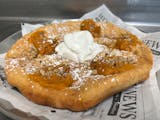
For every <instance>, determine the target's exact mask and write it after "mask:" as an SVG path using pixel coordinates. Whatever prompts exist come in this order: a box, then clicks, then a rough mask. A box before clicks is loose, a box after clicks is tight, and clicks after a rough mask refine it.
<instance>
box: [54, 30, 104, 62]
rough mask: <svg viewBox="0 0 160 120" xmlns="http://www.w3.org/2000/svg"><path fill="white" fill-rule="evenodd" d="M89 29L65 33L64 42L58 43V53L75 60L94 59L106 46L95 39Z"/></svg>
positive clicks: (56, 49)
mask: <svg viewBox="0 0 160 120" xmlns="http://www.w3.org/2000/svg"><path fill="white" fill-rule="evenodd" d="M93 39H94V38H93V36H92V34H91V33H90V32H89V31H78V32H73V33H68V34H66V35H64V42H61V43H60V44H58V45H57V46H56V48H55V51H56V52H57V54H58V55H61V56H62V57H64V58H67V59H70V60H73V61H75V62H84V61H87V60H92V59H93V58H94V57H95V56H96V55H97V54H98V53H100V52H102V51H103V50H104V46H103V45H100V44H97V43H95V42H94V40H93Z"/></svg>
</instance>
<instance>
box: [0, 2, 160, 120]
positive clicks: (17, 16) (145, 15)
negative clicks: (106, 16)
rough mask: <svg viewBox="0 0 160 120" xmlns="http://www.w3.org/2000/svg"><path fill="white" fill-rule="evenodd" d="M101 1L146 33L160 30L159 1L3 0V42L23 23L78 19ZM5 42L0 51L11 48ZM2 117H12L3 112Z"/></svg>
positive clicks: (0, 11) (1, 119) (0, 29)
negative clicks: (4, 47) (4, 46)
mask: <svg viewBox="0 0 160 120" xmlns="http://www.w3.org/2000/svg"><path fill="white" fill-rule="evenodd" d="M102 4H106V5H107V6H108V7H109V9H110V10H111V11H112V12H113V13H114V14H116V15H117V16H119V17H120V18H121V19H123V20H124V21H126V22H127V23H129V24H132V25H134V26H136V27H137V28H138V29H140V30H142V31H144V32H155V31H160V0H94V1H93V0H85V1H84V0H81V1H80V0H79V1H78V0H59V1H57V0H43V1H42V0H0V41H2V40H3V39H4V38H6V37H8V36H9V35H11V34H13V33H15V32H17V31H19V30H20V23H22V22H30V23H39V22H46V21H51V20H53V19H57V18H58V19H59V18H65V19H66V18H79V17H81V16H82V15H83V14H84V13H86V12H88V11H91V10H93V9H95V8H96V7H98V6H100V5H102ZM3 42H4V41H3ZM12 42H14V40H12ZM5 44H6V49H3V50H2V49H1V48H0V52H1V53H2V52H3V51H6V50H7V49H8V48H9V47H10V44H7V43H5ZM0 120H11V119H9V118H8V117H6V116H5V115H3V114H2V113H0Z"/></svg>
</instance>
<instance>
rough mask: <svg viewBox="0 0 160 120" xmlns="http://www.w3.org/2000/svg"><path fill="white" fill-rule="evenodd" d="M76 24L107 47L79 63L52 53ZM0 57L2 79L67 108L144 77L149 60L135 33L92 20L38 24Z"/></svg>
mask: <svg viewBox="0 0 160 120" xmlns="http://www.w3.org/2000/svg"><path fill="white" fill-rule="evenodd" d="M92 25H93V26H92ZM90 26H92V27H90ZM97 28H98V29H97ZM93 29H94V30H93ZM81 30H88V31H90V32H91V33H92V35H93V36H94V40H95V42H97V43H99V44H102V45H104V46H106V49H107V50H106V51H107V52H106V51H104V52H102V53H100V54H98V55H97V56H96V57H95V58H94V59H93V60H92V61H87V62H85V63H75V62H74V61H70V60H67V59H64V58H63V57H61V56H58V55H57V54H56V52H55V47H56V46H57V45H58V44H59V43H60V42H62V41H63V36H64V35H65V34H67V33H70V32H75V31H81ZM97 31H98V32H97ZM117 54H118V55H117ZM5 61H6V65H5V72H6V77H7V81H8V82H9V84H11V85H12V86H14V87H16V88H17V89H18V90H19V91H20V92H21V93H22V94H23V95H24V96H25V97H27V98H28V99H29V100H31V101H33V102H35V103H37V104H41V105H46V106H51V107H54V108H62V109H69V110H71V111H84V110H87V109H89V108H92V107H94V106H96V105H97V104H99V103H100V102H102V101H104V100H106V99H107V98H109V97H110V96H112V95H114V94H116V93H118V92H120V91H123V90H125V89H127V88H129V87H131V86H132V85H134V84H136V83H140V82H142V81H144V80H146V79H147V78H148V77H149V73H150V69H151V67H152V64H153V60H152V53H151V50H150V49H149V48H148V47H147V46H146V45H145V44H144V43H143V42H142V41H141V40H139V39H138V38H137V37H136V36H135V35H132V34H131V33H130V32H128V31H126V30H123V29H121V28H119V27H117V26H116V25H113V24H112V23H109V22H94V23H93V21H92V20H84V21H81V20H79V21H67V22H63V23H55V24H50V25H46V26H44V27H41V28H39V29H37V30H35V31H33V32H31V33H29V34H27V35H25V36H23V37H22V38H20V39H19V40H17V42H16V43H15V44H14V45H13V46H12V47H11V49H10V50H9V51H8V52H7V54H6V57H5ZM76 70H78V72H76V75H75V74H73V72H75V71H76ZM77 76H78V77H77Z"/></svg>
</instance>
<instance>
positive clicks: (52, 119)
mask: <svg viewBox="0 0 160 120" xmlns="http://www.w3.org/2000/svg"><path fill="white" fill-rule="evenodd" d="M85 18H93V19H95V20H97V21H105V20H106V21H110V22H112V23H114V24H116V25H118V26H119V27H121V28H124V29H126V30H128V31H130V32H132V33H133V34H135V35H137V36H138V37H139V38H140V39H142V40H143V41H144V42H145V43H146V44H147V45H148V46H149V47H150V48H151V49H152V51H153V53H154V65H153V68H152V70H151V72H150V77H149V79H148V80H147V81H145V82H143V83H141V84H138V85H134V86H133V87H131V88H129V89H128V90H126V91H123V92H121V93H118V94H116V95H114V96H113V97H110V98H109V99H107V100H105V101H104V102H102V103H100V104H99V105H98V106H96V107H94V108H92V109H90V110H88V111H85V112H71V111H69V110H60V109H54V108H51V107H46V106H42V105H37V104H34V103H32V102H31V101H29V100H27V99H26V98H25V97H24V96H22V95H21V94H20V93H19V92H17V91H16V90H13V89H12V87H11V86H9V85H8V86H4V85H3V82H4V81H1V80H0V99H3V100H6V101H8V102H9V103H11V104H12V107H13V108H16V109H18V110H21V111H23V112H25V113H27V114H28V115H33V116H36V117H37V118H39V119H40V120H42V119H45V120H46V119H47V120H61V119H63V120H159V119H160V115H159V113H160V106H159V99H160V91H159V88H158V84H157V78H156V72H157V71H158V70H159V69H160V64H159V61H160V32H157V33H149V34H146V33H143V32H141V31H139V30H138V29H136V28H135V27H132V26H129V25H127V24H125V23H124V22H123V21H122V20H121V19H120V18H118V17H116V16H115V15H114V14H112V13H111V11H110V10H109V9H108V8H107V7H106V6H105V5H102V6H100V7H99V8H97V9H95V10H93V11H91V12H89V13H87V14H85V15H84V16H82V18H81V19H85ZM54 22H55V21H54ZM56 22H57V21H56ZM28 25H29V27H28ZM39 26H41V25H36V26H35V25H33V27H32V25H30V24H24V25H22V33H23V34H26V32H27V33H28V32H30V31H32V30H33V29H36V28H38V27H39ZM4 56H5V54H1V55H0V66H2V67H3V66H4ZM2 77H3V79H5V75H4V72H3V69H2V68H0V79H2ZM10 109H11V108H10Z"/></svg>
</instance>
